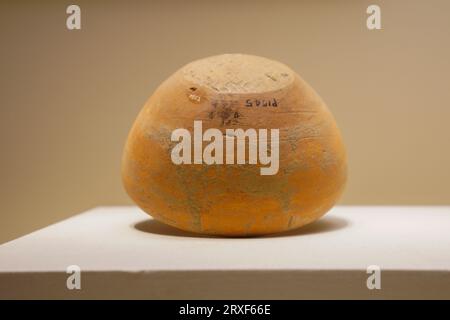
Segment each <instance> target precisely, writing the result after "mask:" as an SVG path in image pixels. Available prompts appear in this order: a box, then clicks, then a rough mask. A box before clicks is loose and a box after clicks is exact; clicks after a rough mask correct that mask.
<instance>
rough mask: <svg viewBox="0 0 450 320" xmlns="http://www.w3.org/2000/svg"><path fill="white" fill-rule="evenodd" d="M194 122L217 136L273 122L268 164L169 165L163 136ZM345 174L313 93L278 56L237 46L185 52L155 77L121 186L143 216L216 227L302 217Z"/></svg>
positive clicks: (301, 220)
mask: <svg viewBox="0 0 450 320" xmlns="http://www.w3.org/2000/svg"><path fill="white" fill-rule="evenodd" d="M194 121H202V126H203V132H204V131H205V130H207V129H209V128H217V129H219V130H221V132H223V134H224V139H226V138H230V137H228V135H227V134H226V129H238V128H241V129H243V130H247V129H250V128H253V129H256V130H258V129H268V130H271V129H278V130H279V169H278V171H277V173H276V174H272V175H262V174H261V171H260V168H261V167H264V166H263V165H262V164H261V163H259V162H258V163H257V164H249V163H248V161H247V162H246V164H237V163H235V164H206V163H200V164H199V163H197V164H195V163H192V164H175V163H174V162H173V161H172V158H171V153H172V150H173V148H174V146H175V145H176V144H177V142H174V141H172V140H173V139H171V135H172V133H173V131H174V130H176V129H179V128H185V129H187V130H189V132H191V133H193V130H194ZM205 145H207V143H206V142H203V144H202V146H205ZM235 151H236V150H235ZM248 157H249V155H248V154H246V160H248ZM346 176H347V161H346V153H345V148H344V145H343V142H342V138H341V135H340V133H339V130H338V128H337V126H336V123H335V120H334V118H333V116H332V114H331V113H330V111H329V110H328V108H327V107H326V105H325V104H324V102H323V101H322V100H321V98H320V97H319V96H318V94H317V93H316V92H315V91H314V90H313V89H312V88H311V87H310V86H309V85H308V84H307V83H306V82H305V81H304V80H303V79H301V78H300V76H298V75H297V74H296V73H295V72H294V71H292V70H291V69H290V68H289V67H287V66H285V65H284V64H281V63H279V62H276V61H273V60H269V59H266V58H262V57H257V56H250V55H242V54H226V55H220V56H214V57H209V58H206V59H202V60H198V61H194V62H192V63H190V64H188V65H186V66H184V67H183V68H181V69H180V70H178V71H177V72H175V73H174V74H173V75H172V76H171V77H169V78H168V79H167V80H166V81H164V82H163V83H162V84H161V85H160V87H159V88H158V89H157V90H156V91H155V92H154V94H153V95H152V96H151V97H150V99H149V100H148V101H147V103H146V104H145V106H144V107H143V109H142V110H141V112H140V114H139V115H138V117H137V119H136V121H135V123H134V125H133V127H132V129H131V131H130V133H129V136H128V141H127V143H126V146H125V150H124V155H123V163H122V178H123V183H124V186H125V189H126V191H127V192H128V194H129V195H130V197H131V198H132V199H133V200H134V201H135V202H136V203H137V204H138V206H139V207H141V208H142V209H143V210H144V211H145V212H147V213H148V214H149V215H151V216H152V217H154V218H155V219H157V220H159V221H161V222H164V223H166V224H169V225H171V226H174V227H176V228H179V229H182V230H187V231H192V232H196V233H203V234H213V235H222V236H252V235H263V234H269V233H276V232H281V231H285V230H290V229H294V228H298V227H301V226H303V225H306V224H308V223H310V222H312V221H314V220H316V219H318V218H319V217H321V216H322V215H324V214H325V213H326V212H327V211H328V210H329V209H330V208H331V207H332V206H333V205H334V204H335V203H336V201H337V199H338V198H339V196H340V195H341V193H342V191H343V188H344V185H345V181H346Z"/></svg>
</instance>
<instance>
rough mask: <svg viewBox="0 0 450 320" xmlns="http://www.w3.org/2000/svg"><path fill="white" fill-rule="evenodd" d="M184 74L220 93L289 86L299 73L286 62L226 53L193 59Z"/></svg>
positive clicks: (258, 90) (186, 77) (185, 76)
mask: <svg viewBox="0 0 450 320" xmlns="http://www.w3.org/2000/svg"><path fill="white" fill-rule="evenodd" d="M181 72H182V75H183V77H184V78H185V79H186V80H187V81H189V82H192V83H195V84H197V85H199V86H204V87H208V88H210V89H212V90H214V91H217V92H218V93H262V92H269V91H276V90H279V89H282V88H284V87H286V86H288V85H289V84H290V83H292V81H293V80H294V75H295V73H294V72H293V71H292V70H291V69H290V68H289V67H288V66H286V65H284V64H282V63H280V62H277V61H274V60H270V59H267V58H263V57H258V56H253V55H247V54H222V55H218V56H212V57H208V58H204V59H200V60H196V61H193V62H191V63H189V64H187V65H186V66H184V67H183V68H182V69H181Z"/></svg>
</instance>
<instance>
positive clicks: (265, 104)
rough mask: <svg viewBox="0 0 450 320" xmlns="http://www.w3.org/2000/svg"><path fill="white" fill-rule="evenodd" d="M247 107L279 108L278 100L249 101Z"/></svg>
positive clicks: (246, 101)
mask: <svg viewBox="0 0 450 320" xmlns="http://www.w3.org/2000/svg"><path fill="white" fill-rule="evenodd" d="M245 106H246V107H278V101H277V99H275V98H274V99H247V100H245Z"/></svg>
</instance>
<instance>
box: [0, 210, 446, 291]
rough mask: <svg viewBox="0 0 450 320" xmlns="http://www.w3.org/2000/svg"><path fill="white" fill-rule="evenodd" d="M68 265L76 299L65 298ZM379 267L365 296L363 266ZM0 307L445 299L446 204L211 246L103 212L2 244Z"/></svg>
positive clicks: (131, 213) (136, 213)
mask: <svg viewBox="0 0 450 320" xmlns="http://www.w3.org/2000/svg"><path fill="white" fill-rule="evenodd" d="M70 265H77V266H79V267H80V268H81V277H80V279H81V290H76V289H75V290H69V289H67V286H66V280H67V278H68V277H69V276H70V274H67V273H66V269H67V267H68V266H70ZM370 265H377V266H379V267H380V268H381V290H377V289H374V290H369V289H368V288H367V285H366V282H367V278H368V277H369V276H370V274H368V273H367V267H368V266H370ZM0 298H65V299H66V298H69V299H70V298H104V299H108V298H144V299H303V298H308V299H315V298H319V299H329V298H337V299H340V298H446V299H449V298H450V207H363V206H360V207H358V206H354V207H347V206H341V207H335V208H334V209H333V210H331V212H329V213H328V214H327V215H326V216H325V217H323V218H322V219H320V220H319V221H317V222H315V223H313V224H311V225H309V226H306V227H304V228H301V229H299V230H296V231H293V232H289V233H285V234H278V235H273V236H268V237H260V238H212V237H206V236H200V235H195V234H191V233H187V232H183V231H178V230H176V229H174V228H171V227H168V226H165V225H163V224H161V223H159V222H156V221H154V220H153V219H151V218H150V217H149V216H147V215H146V214H145V213H143V212H142V211H141V210H140V209H138V208H136V207H99V208H95V209H92V210H89V211H87V212H85V213H82V214H79V215H77V216H75V217H73V218H70V219H68V220H65V221H62V222H59V223H57V224H54V225H51V226H49V227H46V228H44V229H42V230H39V231H36V232H33V233H31V234H29V235H26V236H24V237H22V238H19V239H17V240H14V241H11V242H9V243H6V244H3V245H1V246H0Z"/></svg>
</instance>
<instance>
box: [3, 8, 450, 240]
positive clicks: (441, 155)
mask: <svg viewBox="0 0 450 320" xmlns="http://www.w3.org/2000/svg"><path fill="white" fill-rule="evenodd" d="M71 3H72V1H71V2H69V1H58V2H57V1H53V2H51V1H47V2H45V1H29V2H24V1H11V2H1V4H0V35H1V37H0V41H1V50H0V93H1V94H0V106H1V109H0V143H1V157H0V161H1V165H0V170H1V180H0V192H1V193H0V194H1V211H0V242H4V241H6V240H9V239H12V238H14V237H17V236H19V235H22V234H24V233H26V232H29V231H31V230H34V229H36V228H38V227H42V226H45V225H47V224H49V223H52V222H55V221H58V220H61V219H63V218H65V217H68V216H70V215H73V214H75V213H77V212H79V211H81V210H84V209H87V208H89V207H92V206H95V205H122V204H130V203H131V202H130V200H129V199H128V198H127V196H126V194H125V193H124V191H123V189H122V186H121V182H120V175H119V172H120V157H121V152H122V147H123V144H124V142H125V139H126V135H127V133H128V130H129V128H130V126H131V123H132V121H133V120H134V118H135V116H136V115H137V113H138V111H139V110H140V108H141V107H142V106H143V104H144V102H145V101H146V99H147V98H148V97H149V96H150V94H151V93H152V91H153V90H154V89H155V88H156V87H157V85H158V84H159V83H160V82H161V81H162V80H164V79H165V78H166V77H168V76H169V75H170V74H171V73H172V72H173V71H175V70H176V69H177V68H179V67H180V66H182V65H183V64H185V63H187V62H189V61H191V60H193V59H196V58H201V57H204V56H209V55H214V54H219V53H225V52H228V53H230V52H242V53H251V54H257V55H262V56H266V57H270V58H273V59H277V60H280V61H282V62H284V63H286V64H288V65H290V66H291V67H292V68H293V69H295V70H296V71H298V72H299V73H300V74H301V75H302V76H303V78H304V79H306V80H307V81H308V82H309V83H310V84H311V85H312V86H313V87H314V88H315V89H316V90H317V91H318V92H319V93H320V94H321V96H322V97H323V98H324V99H325V101H326V102H327V103H328V105H329V107H330V109H331V110H332V112H333V113H334V115H335V117H336V119H337V121H338V124H339V126H340V127H341V130H342V132H343V135H344V139H345V141H346V144H347V148H348V154H349V168H350V171H349V173H350V177H349V182H348V187H347V190H346V193H345V195H344V197H343V199H342V201H341V203H344V204H398V205H401V204H416V205H421V204H423V205H429V204H450V186H449V181H450V169H449V164H450V148H449V146H450V126H449V125H448V121H449V119H450V104H449V101H450V87H449V74H450V59H449V57H450V40H449V33H450V19H449V18H448V17H449V12H450V2H449V1H445V0H442V1H406V0H404V1H376V2H375V1H356V0H355V1H242V0H240V1H237V0H236V1H162V0H161V1H148V3H147V2H144V1H123V2H119V1H89V2H88V1H74V2H73V3H76V4H79V5H80V6H81V10H82V30H81V31H68V30H67V29H66V26H65V20H66V17H67V15H66V13H65V10H66V7H67V6H68V5H69V4H71ZM372 3H376V4H379V5H380V6H381V8H382V23H383V30H381V31H369V30H367V28H366V26H365V20H366V17H367V15H366V13H365V11H366V8H367V6H368V5H369V4H372Z"/></svg>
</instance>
